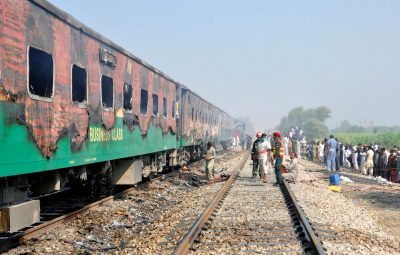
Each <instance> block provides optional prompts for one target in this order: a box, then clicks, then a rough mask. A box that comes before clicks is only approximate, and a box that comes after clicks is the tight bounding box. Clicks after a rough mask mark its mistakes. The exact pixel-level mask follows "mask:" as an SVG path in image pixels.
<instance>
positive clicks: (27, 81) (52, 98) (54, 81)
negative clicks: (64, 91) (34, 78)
mask: <svg viewBox="0 0 400 255" xmlns="http://www.w3.org/2000/svg"><path fill="white" fill-rule="evenodd" d="M31 48H34V49H35V50H40V51H43V52H44V53H47V54H49V55H50V56H51V60H52V62H53V84H52V90H51V96H50V97H44V96H39V95H36V94H33V93H31V91H30V89H29V75H30V70H29V69H30V68H29V66H30V58H29V51H30V49H31ZM26 63H27V64H26V90H27V91H28V96H29V97H30V98H32V99H35V100H39V101H45V102H53V100H54V89H55V84H56V65H55V63H54V56H53V54H51V53H50V52H47V51H45V50H43V49H42V48H40V47H35V46H32V45H28V47H27V50H26Z"/></svg>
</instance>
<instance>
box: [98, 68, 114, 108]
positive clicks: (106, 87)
mask: <svg viewBox="0 0 400 255" xmlns="http://www.w3.org/2000/svg"><path fill="white" fill-rule="evenodd" d="M101 102H102V105H103V108H104V109H105V110H113V109H114V88H113V79H112V78H111V77H108V76H106V75H102V76H101Z"/></svg>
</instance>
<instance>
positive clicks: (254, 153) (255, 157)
mask: <svg viewBox="0 0 400 255" xmlns="http://www.w3.org/2000/svg"><path fill="white" fill-rule="evenodd" d="M261 135H262V134H261V132H257V133H256V138H257V139H256V140H255V141H254V143H253V148H252V149H251V159H252V160H253V178H256V177H257V173H258V172H259V171H258V169H259V163H258V144H259V143H260V142H261V141H262V139H261ZM260 176H261V175H260Z"/></svg>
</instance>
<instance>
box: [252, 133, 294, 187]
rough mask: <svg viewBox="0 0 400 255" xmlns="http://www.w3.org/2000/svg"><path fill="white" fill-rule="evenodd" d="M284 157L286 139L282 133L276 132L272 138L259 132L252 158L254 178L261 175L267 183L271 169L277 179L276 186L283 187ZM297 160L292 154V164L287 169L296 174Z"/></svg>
mask: <svg viewBox="0 0 400 255" xmlns="http://www.w3.org/2000/svg"><path fill="white" fill-rule="evenodd" d="M284 155H285V145H284V139H282V135H281V133H280V132H274V133H273V134H272V137H271V136H267V134H265V133H264V134H263V133H261V132H257V134H256V140H255V141H254V143H253V146H252V150H251V158H252V160H253V178H256V177H257V175H259V176H260V179H261V180H262V181H263V182H264V183H266V182H267V179H266V178H267V177H266V175H267V174H269V172H270V168H274V172H275V177H276V183H275V184H274V185H275V186H278V185H281V184H282V183H283V177H282V172H281V168H282V163H283V158H284ZM296 158H297V155H296V153H292V155H291V164H289V165H287V168H289V170H292V171H294V172H295V169H297V168H296V167H297V161H296ZM296 175H297V173H295V175H294V176H293V179H294V181H295V178H296Z"/></svg>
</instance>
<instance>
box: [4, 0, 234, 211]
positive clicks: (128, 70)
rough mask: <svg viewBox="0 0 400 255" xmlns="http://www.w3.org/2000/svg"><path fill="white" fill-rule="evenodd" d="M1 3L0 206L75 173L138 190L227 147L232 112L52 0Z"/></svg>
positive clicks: (44, 189) (53, 187) (60, 184)
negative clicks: (211, 146) (208, 148)
mask: <svg viewBox="0 0 400 255" xmlns="http://www.w3.org/2000/svg"><path fill="white" fill-rule="evenodd" d="M0 6H1V9H0V15H1V17H0V28H1V31H2V32H1V33H0V43H1V51H0V55H1V56H0V144H1V147H0V205H1V204H2V205H5V204H9V203H19V202H23V201H26V200H28V199H29V197H28V195H29V193H31V192H34V193H36V194H44V193H49V192H52V191H54V190H59V189H61V188H62V187H63V186H64V185H65V183H66V182H67V180H68V178H70V177H71V176H72V177H76V178H87V177H88V176H89V177H90V176H93V175H97V174H104V171H108V173H111V174H112V175H113V177H114V182H115V184H135V183H137V182H139V181H140V180H141V178H142V176H143V175H149V174H150V173H152V172H159V171H162V169H163V168H164V167H166V166H174V165H178V164H182V163H185V162H187V161H188V160H189V159H190V158H192V157H195V156H199V155H200V154H201V153H202V149H203V145H204V144H205V142H207V141H213V142H216V143H222V144H224V146H228V145H229V142H230V139H231V134H232V132H233V118H232V117H231V116H229V115H228V114H226V113H225V112H224V111H222V110H221V109H219V108H217V107H215V106H214V105H212V104H210V103H209V102H207V101H206V100H204V99H202V98H201V97H200V96H198V95H197V94H196V93H194V92H192V91H191V90H190V89H189V88H187V87H186V86H184V85H181V84H179V83H177V82H175V81H174V80H172V79H171V78H170V77H168V76H167V75H166V74H164V73H162V72H160V71H159V70H157V69H156V68H154V67H152V66H151V65H149V64H147V63H145V62H144V61H142V60H140V59H139V58H137V57H135V56H134V55H132V54H131V53H129V52H127V51H126V50H124V49H122V48H121V47H119V46H118V45H116V44H114V43H113V42H111V41H110V40H108V39H106V38H104V37H103V36H101V35H99V34H98V33H96V32H95V31H93V30H91V29H90V28H88V27H86V26H85V25H83V24H81V23H80V22H79V21H77V20H75V19H74V18H73V17H71V16H70V15H68V14H66V13H65V12H63V11H61V10H60V9H58V8H56V7H55V6H53V5H52V4H50V3H48V2H46V1H43V0H29V1H28V0H21V1H13V0H0ZM196 112H197V114H196V115H194V113H196Z"/></svg>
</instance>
